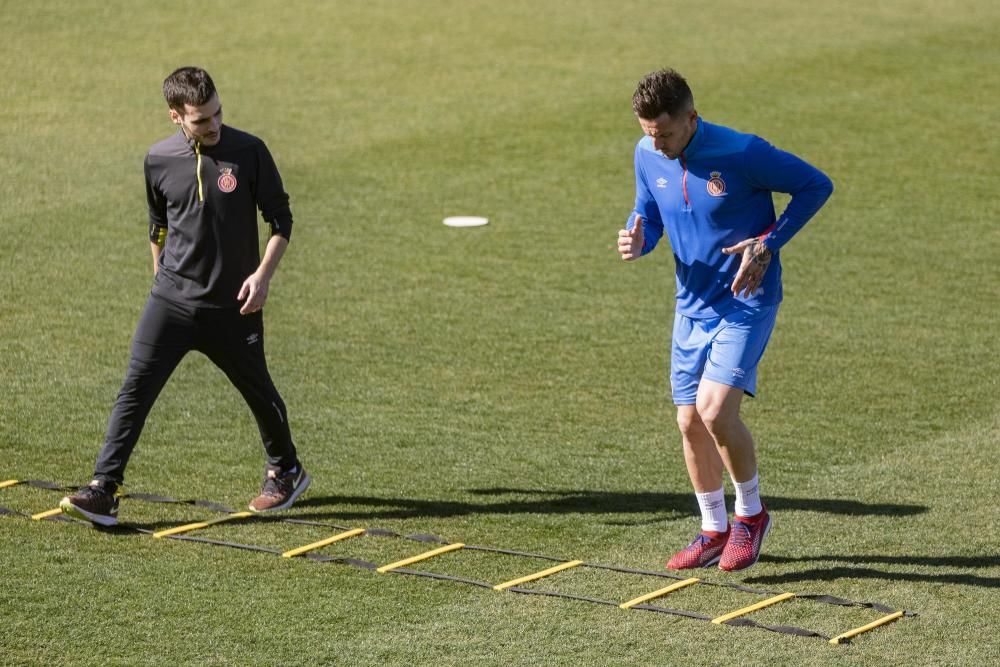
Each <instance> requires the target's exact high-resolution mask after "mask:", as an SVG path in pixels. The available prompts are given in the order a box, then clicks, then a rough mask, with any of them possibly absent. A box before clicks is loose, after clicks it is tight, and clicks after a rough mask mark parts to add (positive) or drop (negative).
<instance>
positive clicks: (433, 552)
mask: <svg viewBox="0 0 1000 667" xmlns="http://www.w3.org/2000/svg"><path fill="white" fill-rule="evenodd" d="M464 546H465V545H464V544H462V543H461V542H456V543H455V544H448V545H445V546H443V547H438V548H437V549H432V550H430V551H425V552H424V553H422V554H417V555H416V556H412V557H410V558H404V559H403V560H397V561H396V562H395V563H389V564H388V565H383V566H382V567H380V568H377V569H376V570H375V571H376V572H381V573H382V574H385V573H386V572H388V571H389V570H395V569H396V568H397V567H404V566H406V565H412V564H413V563H419V562H420V561H422V560H427V559H428V558H434V557H435V556H440V555H441V554H446V553H448V552H449V551H455V550H456V549H461V548H462V547H464Z"/></svg>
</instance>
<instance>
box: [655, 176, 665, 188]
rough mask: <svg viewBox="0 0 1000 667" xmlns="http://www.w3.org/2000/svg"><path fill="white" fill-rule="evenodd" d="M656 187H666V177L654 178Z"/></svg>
mask: <svg viewBox="0 0 1000 667" xmlns="http://www.w3.org/2000/svg"><path fill="white" fill-rule="evenodd" d="M656 187H658V188H665V187H667V179H665V178H663V177H662V176H661V177H660V178H658V179H656Z"/></svg>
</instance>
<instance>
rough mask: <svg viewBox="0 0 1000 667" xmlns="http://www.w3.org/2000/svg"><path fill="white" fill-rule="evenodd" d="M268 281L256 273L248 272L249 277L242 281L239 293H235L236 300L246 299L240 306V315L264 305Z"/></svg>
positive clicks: (254, 310) (254, 311)
mask: <svg viewBox="0 0 1000 667" xmlns="http://www.w3.org/2000/svg"><path fill="white" fill-rule="evenodd" d="M269 282H270V281H269V280H268V279H266V278H264V277H262V276H260V275H258V274H256V273H252V274H250V277H249V278H247V279H246V280H244V281H243V286H242V287H240V293H239V294H237V295H236V300H237V301H243V300H244V299H245V300H246V301H245V302H244V303H243V307H242V308H240V315H249V314H250V313H256V312H257V311H258V310H260V309H261V308H263V307H264V302H265V301H267V287H268V283H269Z"/></svg>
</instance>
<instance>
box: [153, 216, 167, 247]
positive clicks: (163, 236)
mask: <svg viewBox="0 0 1000 667" xmlns="http://www.w3.org/2000/svg"><path fill="white" fill-rule="evenodd" d="M149 240H150V242H152V243H155V244H156V245H158V246H160V247H161V248H162V247H163V244H164V243H166V242H167V228H166V227H165V226H161V225H158V224H156V223H155V222H150V223H149Z"/></svg>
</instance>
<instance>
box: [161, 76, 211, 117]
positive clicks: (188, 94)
mask: <svg viewBox="0 0 1000 667" xmlns="http://www.w3.org/2000/svg"><path fill="white" fill-rule="evenodd" d="M212 95H215V83H214V82H213V81H212V77H210V76H209V75H208V72H206V71H205V70H203V69H202V68H200V67H181V68H179V69H175V70H174V71H173V72H171V73H170V76H168V77H167V78H166V79H164V80H163V97H164V98H166V100H167V105H168V106H169V107H170V108H171V109H175V110H177V111H179V112H181V113H184V105H185V104H190V105H191V106H193V107H200V106H201V105H202V104H206V103H207V102H208V101H209V100H210V99H212Z"/></svg>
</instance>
